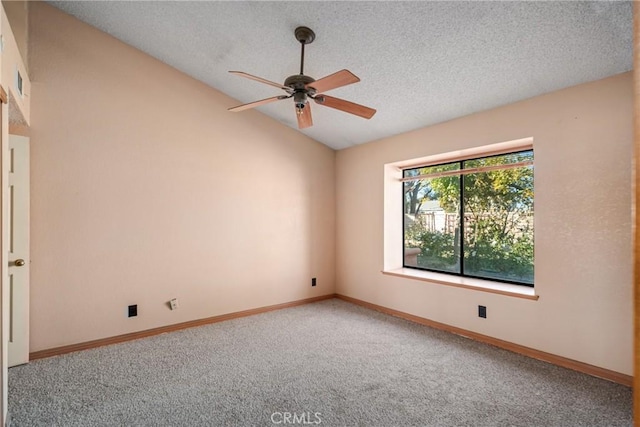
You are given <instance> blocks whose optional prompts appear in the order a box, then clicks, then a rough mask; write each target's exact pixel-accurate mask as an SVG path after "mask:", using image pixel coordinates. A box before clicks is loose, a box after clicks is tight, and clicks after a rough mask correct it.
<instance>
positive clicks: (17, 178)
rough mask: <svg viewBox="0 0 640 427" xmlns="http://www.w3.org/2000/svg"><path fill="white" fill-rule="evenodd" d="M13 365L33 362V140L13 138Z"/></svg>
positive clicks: (11, 186) (10, 207)
mask: <svg viewBox="0 0 640 427" xmlns="http://www.w3.org/2000/svg"><path fill="white" fill-rule="evenodd" d="M8 196H9V197H8V198H9V206H8V208H9V209H8V212H7V219H8V222H9V224H8V225H9V236H8V237H9V348H8V353H9V366H15V365H20V364H23V363H27V362H28V361H29V138H26V137H24V136H17V135H9V194H8Z"/></svg>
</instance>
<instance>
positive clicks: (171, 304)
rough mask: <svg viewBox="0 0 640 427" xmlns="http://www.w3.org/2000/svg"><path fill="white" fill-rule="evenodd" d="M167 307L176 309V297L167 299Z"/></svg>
mask: <svg viewBox="0 0 640 427" xmlns="http://www.w3.org/2000/svg"><path fill="white" fill-rule="evenodd" d="M169 307H170V308H171V310H176V309H177V308H178V299H177V298H174V299H172V300H171V301H169Z"/></svg>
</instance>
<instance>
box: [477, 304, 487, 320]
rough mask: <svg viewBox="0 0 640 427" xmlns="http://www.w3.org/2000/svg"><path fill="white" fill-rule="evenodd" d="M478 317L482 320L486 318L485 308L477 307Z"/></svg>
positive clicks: (482, 306)
mask: <svg viewBox="0 0 640 427" xmlns="http://www.w3.org/2000/svg"><path fill="white" fill-rule="evenodd" d="M478 317H482V318H483V319H486V318H487V307H485V306H484V305H479V306H478Z"/></svg>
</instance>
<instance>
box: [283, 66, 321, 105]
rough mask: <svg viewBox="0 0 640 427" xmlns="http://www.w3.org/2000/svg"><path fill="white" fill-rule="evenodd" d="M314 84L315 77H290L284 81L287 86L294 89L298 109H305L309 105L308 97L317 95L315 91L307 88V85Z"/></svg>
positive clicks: (301, 75) (294, 98)
mask: <svg viewBox="0 0 640 427" xmlns="http://www.w3.org/2000/svg"><path fill="white" fill-rule="evenodd" d="M312 82H315V79H314V78H313V77H309V76H305V75H303V74H295V75H293V76H289V77H287V79H286V80H285V81H284V85H285V86H288V87H290V88H291V89H293V101H294V102H295V104H296V108H298V109H303V108H304V106H305V105H306V104H307V96H309V95H311V96H313V95H315V93H316V91H315V89H313V88H307V87H306V85H308V84H309V83H312Z"/></svg>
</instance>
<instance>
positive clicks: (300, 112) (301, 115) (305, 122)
mask: <svg viewBox="0 0 640 427" xmlns="http://www.w3.org/2000/svg"><path fill="white" fill-rule="evenodd" d="M296 116H298V128H299V129H304V128H308V127H311V126H313V120H312V119H311V104H309V103H308V102H307V103H306V104H305V106H304V108H302V109H298V108H297V107H296Z"/></svg>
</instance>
